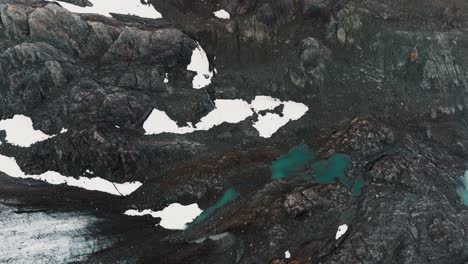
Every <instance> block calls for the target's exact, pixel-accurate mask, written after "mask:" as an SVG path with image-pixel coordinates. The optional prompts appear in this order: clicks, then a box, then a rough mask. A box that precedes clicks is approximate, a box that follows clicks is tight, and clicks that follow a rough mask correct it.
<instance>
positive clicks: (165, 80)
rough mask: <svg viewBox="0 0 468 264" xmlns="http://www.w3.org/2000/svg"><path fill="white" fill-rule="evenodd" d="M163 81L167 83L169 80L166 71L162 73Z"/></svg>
mask: <svg viewBox="0 0 468 264" xmlns="http://www.w3.org/2000/svg"><path fill="white" fill-rule="evenodd" d="M163 82H164V83H168V82H169V78H168V76H167V72H166V74H165V75H164V80H163Z"/></svg>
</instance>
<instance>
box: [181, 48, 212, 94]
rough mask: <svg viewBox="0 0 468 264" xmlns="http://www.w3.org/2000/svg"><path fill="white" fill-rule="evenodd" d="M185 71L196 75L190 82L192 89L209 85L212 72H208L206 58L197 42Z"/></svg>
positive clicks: (208, 66)
mask: <svg viewBox="0 0 468 264" xmlns="http://www.w3.org/2000/svg"><path fill="white" fill-rule="evenodd" d="M187 70H189V71H194V72H196V73H197V75H195V77H193V80H192V87H193V88H194V89H201V88H203V87H205V86H207V85H209V84H210V83H211V78H213V71H210V62H209V61H208V56H207V55H206V52H205V51H204V50H203V48H202V47H201V46H200V44H199V43H198V42H197V46H196V47H195V49H194V50H193V51H192V57H191V59H190V64H189V65H187Z"/></svg>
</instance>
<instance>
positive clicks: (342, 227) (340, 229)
mask: <svg viewBox="0 0 468 264" xmlns="http://www.w3.org/2000/svg"><path fill="white" fill-rule="evenodd" d="M346 231H348V225H346V224H344V225H340V226H339V227H338V231H336V236H335V239H338V238H340V237H341V236H342V235H344V234H345V233H346Z"/></svg>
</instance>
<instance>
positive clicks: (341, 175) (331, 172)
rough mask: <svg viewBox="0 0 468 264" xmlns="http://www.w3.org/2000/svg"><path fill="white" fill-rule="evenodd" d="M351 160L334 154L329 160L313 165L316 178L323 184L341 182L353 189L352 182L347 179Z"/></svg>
mask: <svg viewBox="0 0 468 264" xmlns="http://www.w3.org/2000/svg"><path fill="white" fill-rule="evenodd" d="M350 163H351V159H350V158H349V156H348V155H345V154H333V155H332V156H331V157H330V158H328V160H320V161H317V162H315V163H314V164H312V169H313V170H314V178H315V180H316V181H317V182H319V183H323V184H333V183H335V182H336V180H339V181H340V182H341V183H343V184H344V185H346V186H348V187H349V188H351V185H352V183H351V181H350V180H349V179H348V178H347V177H346V169H347V168H348V166H349V164H350Z"/></svg>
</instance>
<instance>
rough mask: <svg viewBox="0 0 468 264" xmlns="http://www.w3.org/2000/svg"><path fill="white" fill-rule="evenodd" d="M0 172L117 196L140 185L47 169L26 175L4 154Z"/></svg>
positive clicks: (138, 183)
mask: <svg viewBox="0 0 468 264" xmlns="http://www.w3.org/2000/svg"><path fill="white" fill-rule="evenodd" d="M0 172H3V173H5V174H7V175H8V176H10V177H13V178H21V179H33V180H38V181H43V182H47V183H49V184H53V185H59V184H66V185H68V186H73V187H78V188H82V189H86V190H90V191H99V192H105V193H110V194H113V195H119V196H127V195H129V194H131V193H133V192H134V191H136V190H137V189H138V188H140V187H141V185H142V184H141V183H140V182H137V181H136V182H126V183H114V182H110V181H107V180H104V179H102V178H99V177H95V178H87V177H79V178H74V177H67V176H63V175H61V174H60V173H58V172H55V171H47V172H44V173H42V174H41V175H28V174H25V173H24V172H23V171H22V170H21V168H20V167H19V165H18V163H17V162H16V160H15V158H12V157H7V156H4V155H0Z"/></svg>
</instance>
